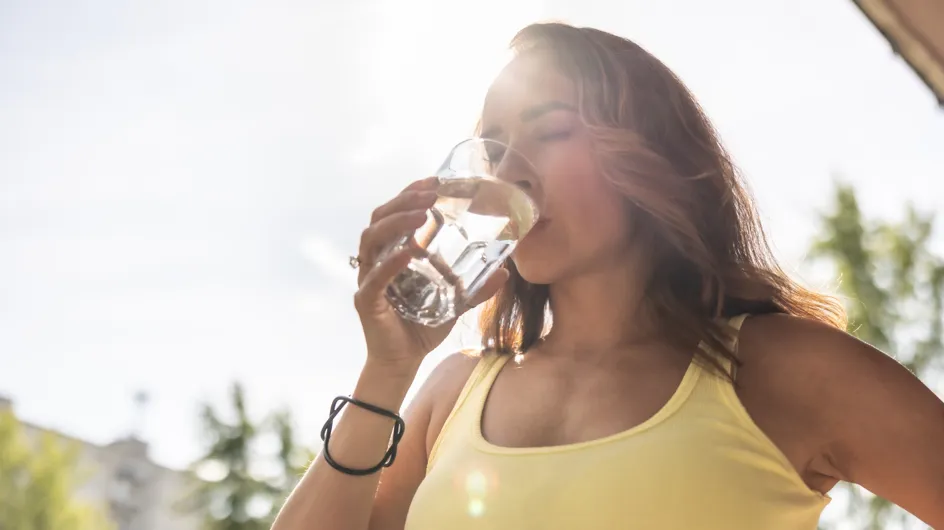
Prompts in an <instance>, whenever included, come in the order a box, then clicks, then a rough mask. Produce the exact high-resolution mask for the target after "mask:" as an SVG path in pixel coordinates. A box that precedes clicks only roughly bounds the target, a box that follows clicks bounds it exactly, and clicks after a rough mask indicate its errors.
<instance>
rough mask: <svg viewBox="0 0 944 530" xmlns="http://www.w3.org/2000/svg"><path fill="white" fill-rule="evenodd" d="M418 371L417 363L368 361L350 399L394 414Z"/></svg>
mask: <svg viewBox="0 0 944 530" xmlns="http://www.w3.org/2000/svg"><path fill="white" fill-rule="evenodd" d="M418 370H419V363H388V362H385V361H375V360H370V359H368V361H367V362H366V363H365V364H364V368H363V369H362V370H361V376H360V378H359V379H358V381H357V386H356V387H355V388H354V393H353V394H352V397H354V398H356V399H359V400H361V401H364V402H366V403H370V404H371V405H374V406H377V407H382V408H385V409H387V410H390V411H393V412H396V411H398V410H399V409H400V405H402V404H403V400H404V399H405V398H406V394H407V392H409V390H410V386H411V385H412V384H413V380H414V379H416V373H417V371H418Z"/></svg>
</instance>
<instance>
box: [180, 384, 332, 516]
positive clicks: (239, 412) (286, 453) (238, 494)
mask: <svg viewBox="0 0 944 530" xmlns="http://www.w3.org/2000/svg"><path fill="white" fill-rule="evenodd" d="M228 409H230V410H228V411H225V412H221V411H218V410H216V409H214V408H213V407H212V406H211V405H209V404H204V405H203V407H202V410H201V413H200V422H201V425H202V429H203V433H204V437H205V439H206V444H207V445H206V452H205V453H204V455H203V456H202V457H201V458H200V459H199V460H198V461H197V462H195V463H194V465H193V470H194V472H195V473H196V474H197V475H198V477H199V478H202V479H203V480H201V481H200V486H199V487H198V488H197V490H196V491H195V492H194V495H192V496H191V497H190V498H188V499H187V500H186V501H185V502H184V503H183V505H182V506H181V507H182V508H183V509H185V510H200V511H202V512H203V513H204V514H205V515H206V524H205V528H206V529H207V530H266V529H268V528H269V526H270V525H271V524H272V520H273V519H274V517H275V514H276V512H277V511H278V509H279V507H280V506H281V505H282V503H283V501H284V500H285V498H286V497H287V496H288V494H289V493H290V492H291V490H292V488H294V487H295V484H296V483H297V482H298V480H299V479H300V478H301V475H302V474H303V473H304V472H305V469H307V467H308V464H309V462H311V460H313V459H314V456H315V453H314V452H312V451H310V450H307V449H305V448H303V447H302V445H301V444H299V443H298V441H297V438H296V434H295V429H294V425H293V422H292V417H291V414H290V413H289V412H288V410H280V411H277V412H275V413H273V414H271V415H269V416H268V417H266V418H264V419H263V420H262V421H260V422H258V423H254V422H253V421H252V419H251V418H250V417H249V414H248V413H247V409H246V396H245V392H244V390H243V388H242V386H241V385H240V384H239V383H235V384H234V385H233V387H232V390H231V392H230V399H229V403H228ZM224 418H229V419H224ZM267 438H268V439H269V440H270V441H275V445H276V447H277V450H275V451H274V452H270V453H269V454H267V453H264V452H260V451H259V450H258V447H259V445H261V444H264V442H265V441H266V439H267ZM207 469H210V470H215V471H216V472H217V473H213V472H211V473H210V474H211V475H213V474H218V475H219V476H211V477H201V476H200V475H201V471H204V473H202V474H207V473H205V470H207Z"/></svg>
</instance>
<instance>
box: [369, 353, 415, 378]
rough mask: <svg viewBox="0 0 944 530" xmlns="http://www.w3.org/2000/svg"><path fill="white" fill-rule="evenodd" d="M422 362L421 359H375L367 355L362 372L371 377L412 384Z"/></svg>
mask: <svg viewBox="0 0 944 530" xmlns="http://www.w3.org/2000/svg"><path fill="white" fill-rule="evenodd" d="M422 362H423V360H422V359H406V360H386V359H375V358H372V357H371V356H369V355H368V356H367V361H366V362H365V363H364V368H363V370H362V372H369V373H370V374H371V376H374V377H383V378H389V379H398V380H403V379H408V380H409V382H411V383H412V382H413V379H415V378H416V374H417V372H419V369H420V364H421V363H422Z"/></svg>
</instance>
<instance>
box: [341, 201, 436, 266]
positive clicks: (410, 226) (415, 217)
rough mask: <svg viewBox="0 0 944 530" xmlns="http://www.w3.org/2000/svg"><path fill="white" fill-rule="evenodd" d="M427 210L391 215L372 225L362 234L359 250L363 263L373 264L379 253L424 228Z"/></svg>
mask: <svg viewBox="0 0 944 530" xmlns="http://www.w3.org/2000/svg"><path fill="white" fill-rule="evenodd" d="M426 212H427V210H411V211H407V212H398V213H395V214H392V215H389V216H387V217H385V218H383V219H381V220H380V221H377V222H376V223H374V224H372V225H370V226H368V227H367V229H365V230H364V232H363V233H362V234H361V244H360V248H359V250H358V252H359V255H360V258H361V260H362V261H366V262H368V263H373V262H374V261H375V260H376V259H377V252H378V251H379V250H380V249H382V248H386V247H388V246H390V245H391V244H392V243H393V242H394V241H396V240H397V239H399V238H400V237H402V236H403V235H404V234H408V233H410V232H411V231H413V230H416V229H417V228H419V227H421V226H423V223H425V222H426V219H427V213H426Z"/></svg>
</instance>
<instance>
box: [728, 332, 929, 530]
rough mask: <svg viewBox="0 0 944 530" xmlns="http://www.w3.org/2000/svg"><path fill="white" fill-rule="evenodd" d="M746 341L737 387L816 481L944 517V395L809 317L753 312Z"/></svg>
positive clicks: (926, 516)
mask: <svg viewBox="0 0 944 530" xmlns="http://www.w3.org/2000/svg"><path fill="white" fill-rule="evenodd" d="M738 342H739V344H738V350H737V354H738V356H739V357H740V358H741V360H742V361H743V366H742V370H741V373H739V374H738V394H739V396H741V397H742V401H745V407H747V408H748V410H749V411H750V412H752V413H753V412H754V411H753V410H751V408H752V407H753V408H754V410H756V411H760V414H759V417H755V420H758V421H757V423H758V424H759V426H760V427H761V428H762V429H763V430H765V431H768V430H769V431H770V432H769V434H770V435H771V438H772V439H773V440H774V441H775V442H778V441H779V442H781V443H783V444H784V445H785V446H786V447H784V452H785V453H788V456H790V457H791V460H793V461H794V463H795V464H797V467H798V468H801V471H806V474H805V478H807V479H808V483H810V482H816V480H817V477H818V478H819V480H821V481H823V477H831V478H833V479H841V480H847V481H850V482H855V483H857V484H860V485H862V486H864V487H866V488H867V489H869V490H871V491H872V492H874V493H876V494H878V495H880V496H882V497H885V498H886V499H888V500H890V501H892V502H894V503H896V504H898V505H899V506H902V507H903V508H905V509H907V510H908V511H910V512H911V513H913V514H915V515H917V516H918V517H919V518H921V519H923V520H924V521H925V522H927V523H929V524H931V525H932V526H940V525H944V504H941V503H940V502H939V501H940V499H941V498H944V453H941V451H940V448H941V447H944V403H942V401H941V400H940V398H938V397H937V396H936V395H935V394H934V392H932V391H931V390H930V389H929V388H928V387H927V386H926V385H925V384H924V383H922V382H921V381H920V380H919V379H918V378H917V377H915V375H914V374H912V373H911V372H910V371H908V370H907V369H906V368H905V367H904V366H902V365H901V364H900V363H899V362H898V361H896V360H895V359H894V358H893V357H891V356H890V355H887V354H885V353H883V352H881V351H879V350H878V349H876V348H873V347H872V346H870V345H868V344H866V343H864V342H862V341H860V340H858V339H856V338H855V337H853V336H851V335H849V334H848V333H845V332H844V331H841V330H838V329H835V328H832V327H830V326H828V325H825V324H822V323H819V322H816V321H812V320H808V319H803V318H797V317H791V316H786V315H764V316H756V317H752V318H749V319H747V320H746V321H745V323H744V326H743V328H742V330H741V333H740V338H739V341H738ZM810 477H812V480H810ZM823 482H824V483H827V484H828V483H829V481H828V480H825V481H823ZM833 483H834V482H833Z"/></svg>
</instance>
